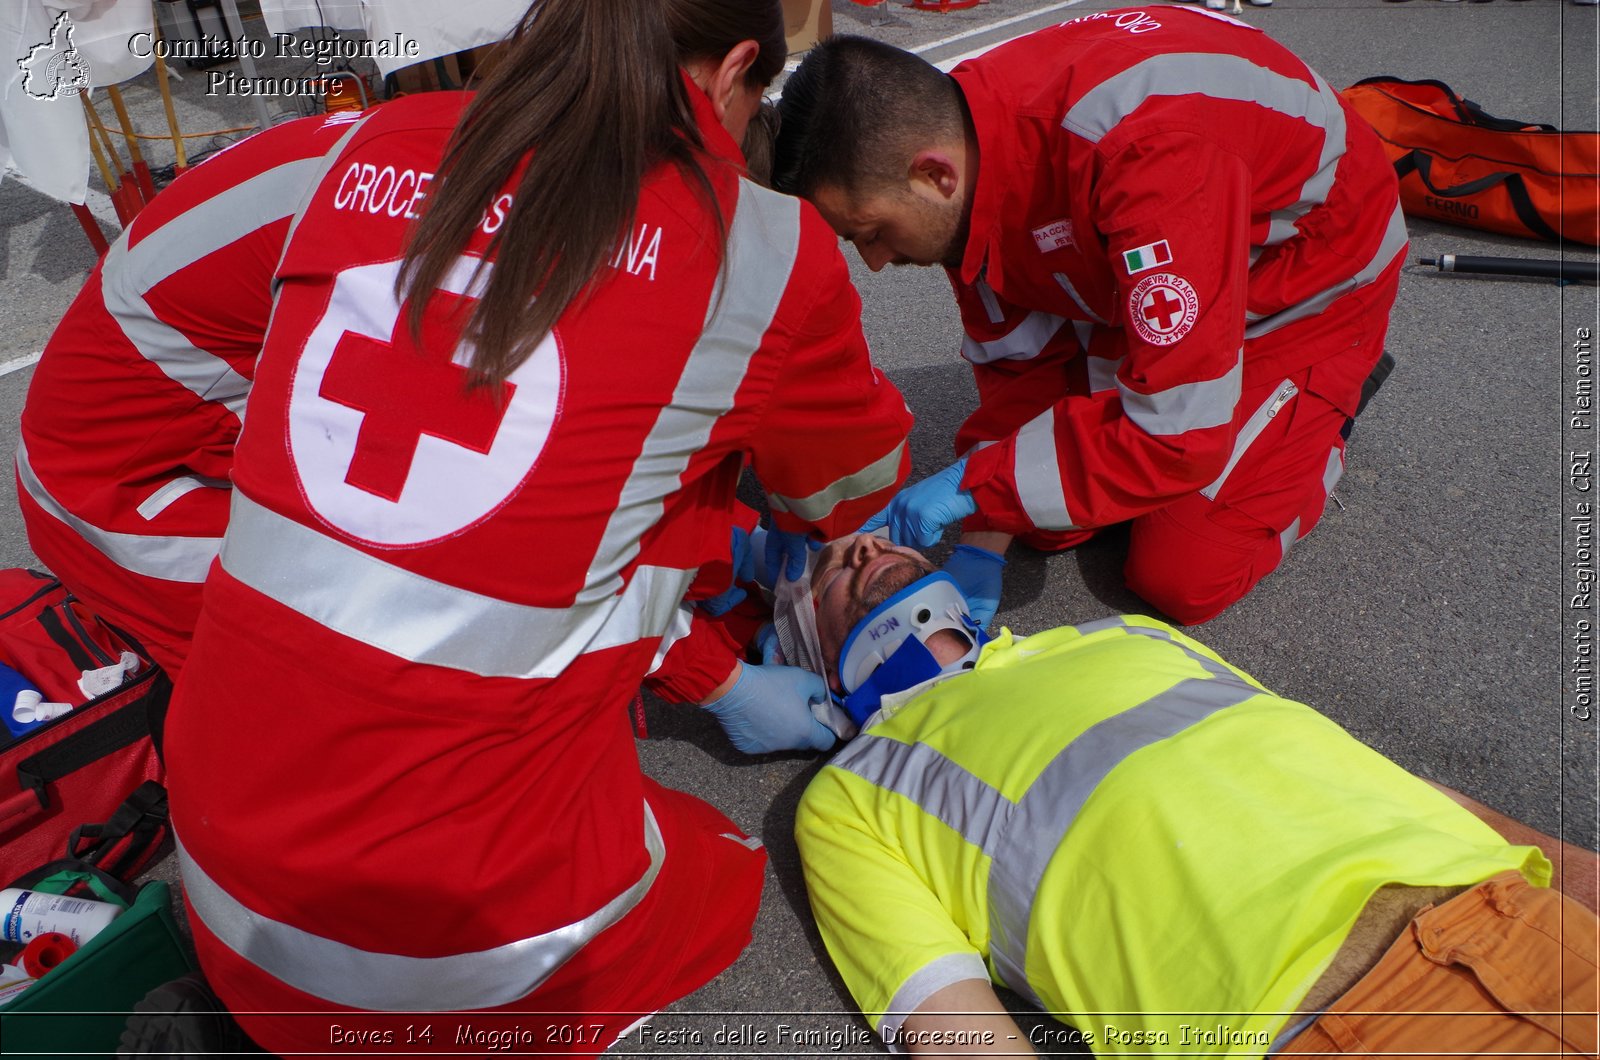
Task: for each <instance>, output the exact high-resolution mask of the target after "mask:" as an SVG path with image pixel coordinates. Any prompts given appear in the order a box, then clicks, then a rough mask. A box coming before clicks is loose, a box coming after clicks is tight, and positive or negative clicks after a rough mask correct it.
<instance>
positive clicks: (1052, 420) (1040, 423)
mask: <svg viewBox="0 0 1600 1060" xmlns="http://www.w3.org/2000/svg"><path fill="white" fill-rule="evenodd" d="M1013 453H1014V458H1013V463H1012V468H1011V470H1012V476H1013V477H1014V478H1015V479H1016V483H1017V502H1018V503H1019V504H1021V505H1022V510H1023V511H1024V512H1026V513H1027V516H1028V521H1029V522H1031V523H1032V524H1033V525H1034V526H1036V527H1038V528H1039V529H1041V530H1075V529H1077V527H1076V526H1074V525H1073V522H1072V513H1071V512H1070V511H1068V510H1067V495H1066V492H1065V491H1064V490H1063V489H1062V486H1061V465H1060V462H1059V461H1058V459H1057V457H1056V410H1055V409H1053V408H1048V409H1045V410H1044V411H1043V412H1041V413H1039V415H1037V416H1035V417H1034V418H1033V419H1031V420H1029V421H1028V422H1027V423H1025V424H1023V426H1022V429H1021V430H1020V431H1018V432H1017V444H1016V447H1015V449H1014V450H1013Z"/></svg>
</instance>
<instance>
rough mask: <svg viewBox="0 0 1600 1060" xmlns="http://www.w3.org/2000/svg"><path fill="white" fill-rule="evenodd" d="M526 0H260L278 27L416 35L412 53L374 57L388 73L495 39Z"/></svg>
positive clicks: (386, 36) (379, 37)
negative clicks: (441, 1) (323, 27)
mask: <svg viewBox="0 0 1600 1060" xmlns="http://www.w3.org/2000/svg"><path fill="white" fill-rule="evenodd" d="M527 9H528V0H450V2H449V3H440V0H261V14H262V16H263V17H264V18H265V19H266V23H267V28H268V29H269V30H271V31H272V32H274V33H289V32H291V31H293V30H296V29H300V28H303V27H307V26H332V27H333V28H335V29H354V30H363V31H365V33H366V34H367V37H368V38H369V39H371V40H373V41H384V40H395V39H396V38H398V39H399V41H400V42H402V44H405V43H409V42H411V41H415V42H416V45H417V48H418V51H417V53H416V55H415V56H414V57H407V56H402V57H386V56H383V55H379V56H376V57H374V60H373V61H374V62H376V63H377V64H378V69H379V70H382V71H383V73H384V76H388V75H389V74H392V73H394V72H395V71H396V70H398V69H400V68H401V67H403V66H410V65H411V64H413V63H417V62H421V61H423V60H425V59H434V58H437V57H439V56H441V55H450V54H452V53H454V52H459V51H464V50H466V49H468V48H476V47H477V46H478V45H480V44H493V43H494V42H495V41H497V40H501V39H502V38H504V37H505V36H506V35H507V34H509V33H510V32H511V31H512V30H513V29H515V28H516V25H517V20H518V19H520V18H521V17H522V14H523V12H525V11H526V10H527Z"/></svg>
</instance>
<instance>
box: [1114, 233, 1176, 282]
mask: <svg viewBox="0 0 1600 1060" xmlns="http://www.w3.org/2000/svg"><path fill="white" fill-rule="evenodd" d="M1171 260H1172V251H1171V250H1169V249H1168V248H1167V241H1166V240H1165V239H1162V240H1159V241H1158V242H1155V243H1149V244H1147V245H1145V246H1142V247H1134V248H1133V249H1132V250H1124V251H1123V252H1122V264H1123V265H1125V266H1127V269H1128V275H1129V276H1132V275H1133V274H1134V273H1136V272H1143V271H1145V270H1146V269H1153V268H1155V267H1156V266H1157V265H1165V264H1167V263H1168V262H1169V261H1171Z"/></svg>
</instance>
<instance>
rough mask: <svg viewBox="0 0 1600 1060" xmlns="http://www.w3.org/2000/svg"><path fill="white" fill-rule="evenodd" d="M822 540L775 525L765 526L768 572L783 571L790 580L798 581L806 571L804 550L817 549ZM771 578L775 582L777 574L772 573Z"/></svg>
mask: <svg viewBox="0 0 1600 1060" xmlns="http://www.w3.org/2000/svg"><path fill="white" fill-rule="evenodd" d="M821 547H822V542H820V541H813V540H811V538H810V537H808V536H807V535H805V534H791V533H790V532H789V531H787V530H779V529H778V528H777V527H776V526H771V527H768V528H767V547H766V561H767V570H768V571H769V572H776V571H779V570H781V571H783V572H784V573H785V574H787V575H788V576H789V580H790V581H792V582H797V581H799V580H800V579H801V578H802V577H803V576H804V575H805V573H806V550H807V549H812V550H815V549H819V548H821ZM772 580H773V581H774V582H776V581H777V580H778V576H777V574H776V573H773V575H772Z"/></svg>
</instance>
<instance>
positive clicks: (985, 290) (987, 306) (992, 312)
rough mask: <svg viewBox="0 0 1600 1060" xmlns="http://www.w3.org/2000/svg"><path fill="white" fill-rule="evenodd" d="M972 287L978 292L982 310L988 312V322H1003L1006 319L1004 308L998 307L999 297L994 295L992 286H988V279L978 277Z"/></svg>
mask: <svg viewBox="0 0 1600 1060" xmlns="http://www.w3.org/2000/svg"><path fill="white" fill-rule="evenodd" d="M972 288H973V290H975V291H977V292H978V298H979V299H980V300H981V301H982V302H983V309H984V312H986V313H988V314H989V323H991V324H1003V323H1004V322H1005V319H1006V314H1005V310H1003V309H1001V308H1000V299H998V298H996V297H995V295H994V288H993V287H990V286H989V281H988V280H983V279H980V280H978V281H976V282H975V283H974V284H973V285H972Z"/></svg>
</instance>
